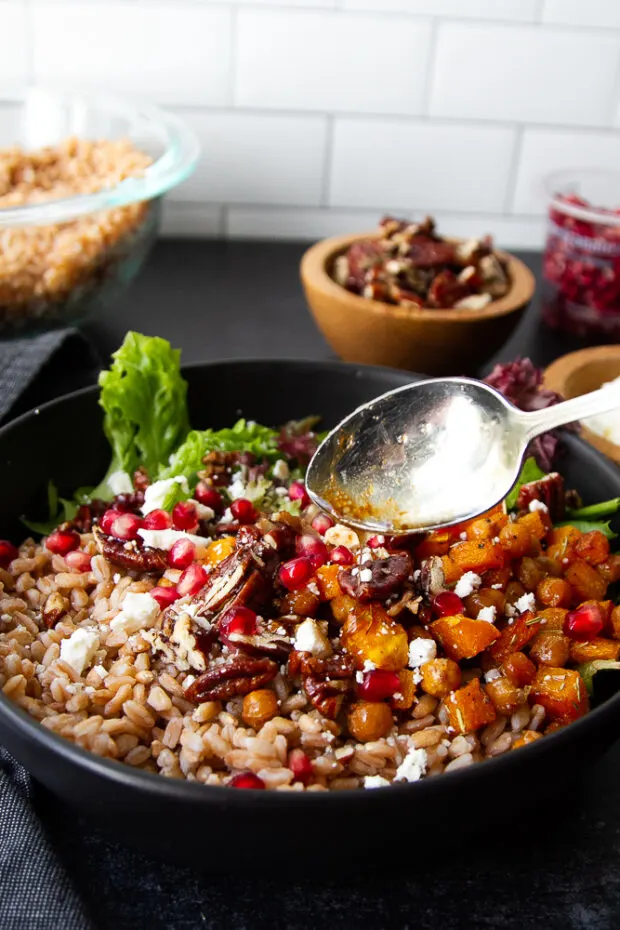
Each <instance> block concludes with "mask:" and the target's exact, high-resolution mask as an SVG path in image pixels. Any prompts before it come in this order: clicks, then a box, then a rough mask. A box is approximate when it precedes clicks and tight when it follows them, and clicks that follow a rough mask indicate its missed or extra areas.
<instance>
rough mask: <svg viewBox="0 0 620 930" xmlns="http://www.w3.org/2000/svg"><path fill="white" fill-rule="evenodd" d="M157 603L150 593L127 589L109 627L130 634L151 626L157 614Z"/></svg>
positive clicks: (158, 608)
mask: <svg viewBox="0 0 620 930" xmlns="http://www.w3.org/2000/svg"><path fill="white" fill-rule="evenodd" d="M159 610H160V607H159V604H158V603H157V601H156V600H155V599H154V598H152V597H151V595H150V594H135V593H134V592H133V591H129V592H128V593H127V594H126V595H125V597H124V600H123V603H122V606H121V610H120V613H118V614H117V615H116V617H114V619H113V620H112V621H111V622H110V629H111V630H114V631H116V632H118V631H119V630H122V632H123V633H127V634H128V635H131V634H132V633H137V632H138V630H144V629H148V627H151V626H153V624H154V623H155V620H156V619H157V615H158V614H159Z"/></svg>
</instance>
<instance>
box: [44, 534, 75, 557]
mask: <svg viewBox="0 0 620 930" xmlns="http://www.w3.org/2000/svg"><path fill="white" fill-rule="evenodd" d="M79 545H80V534H79V533H76V531H75V530H54V532H53V533H50V535H49V536H48V537H47V539H46V540H45V546H46V548H47V549H49V551H50V552H53V553H54V555H66V554H67V552H71V550H72V549H77V547H78V546H79Z"/></svg>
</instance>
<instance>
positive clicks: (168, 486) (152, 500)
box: [141, 475, 189, 516]
mask: <svg viewBox="0 0 620 930" xmlns="http://www.w3.org/2000/svg"><path fill="white" fill-rule="evenodd" d="M175 484H178V485H179V487H180V488H181V490H182V491H183V493H184V494H189V485H188V483H187V478H184V477H183V475H177V477H176V478H164V479H162V480H161V481H155V482H153V484H149V486H148V488H147V489H146V491H145V492H144V503H143V504H142V508H141V510H142V513H143V514H144V515H145V516H146V514H147V513H150V512H151V511H152V510H160V509H161V508H162V507H163V505H164V503H165V501H166V498H167V497H168V495H169V493H170V491H171V490H172V489H173V488H174V486H175Z"/></svg>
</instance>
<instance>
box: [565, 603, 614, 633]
mask: <svg viewBox="0 0 620 930" xmlns="http://www.w3.org/2000/svg"><path fill="white" fill-rule="evenodd" d="M604 625H605V615H604V614H603V611H602V608H600V607H599V605H598V604H582V606H581V607H578V608H577V610H571V611H569V613H567V614H566V617H565V618H564V632H565V633H566V635H567V636H570V638H571V639H576V640H580V641H582V642H585V641H586V640H588V639H594V637H595V636H598V634H599V633H600V632H601V630H602V629H603V626H604Z"/></svg>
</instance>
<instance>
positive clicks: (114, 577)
mask: <svg viewBox="0 0 620 930" xmlns="http://www.w3.org/2000/svg"><path fill="white" fill-rule="evenodd" d="M120 580H121V573H120V572H114V574H113V575H112V581H113V582H114V584H118V583H119V581H120Z"/></svg>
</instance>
